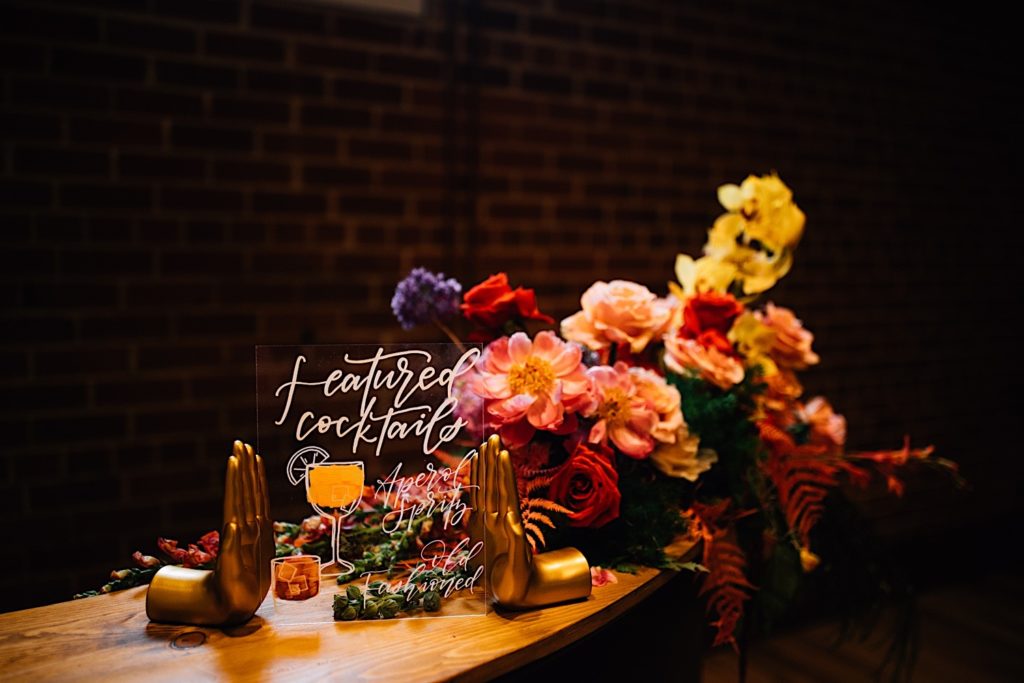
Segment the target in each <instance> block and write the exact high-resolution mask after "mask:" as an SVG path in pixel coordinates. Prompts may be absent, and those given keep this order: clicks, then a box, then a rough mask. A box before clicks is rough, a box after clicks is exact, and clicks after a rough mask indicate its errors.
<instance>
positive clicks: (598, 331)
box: [562, 280, 678, 353]
mask: <svg viewBox="0 0 1024 683" xmlns="http://www.w3.org/2000/svg"><path fill="white" fill-rule="evenodd" d="M580 304H581V305H582V307H583V310H581V311H580V312H579V313H575V314H574V315H571V316H569V317H568V318H566V319H565V320H563V321H562V336H563V337H565V338H566V339H568V340H569V341H574V342H578V343H580V344H583V345H584V346H586V347H587V348H589V349H592V350H594V351H602V350H604V349H607V348H608V347H609V346H611V345H613V344H626V345H628V346H629V350H630V351H631V352H633V353H640V352H641V351H643V350H644V348H646V347H647V345H648V344H649V343H650V342H651V340H652V339H656V338H658V337H660V336H661V335H662V334H664V333H665V330H666V329H667V328H668V325H669V322H670V321H671V319H672V314H673V312H674V311H675V309H676V307H677V305H678V303H677V302H676V300H675V299H674V298H671V297H669V298H664V299H661V298H658V297H657V296H655V295H654V294H653V293H652V292H651V291H650V290H649V289H647V288H646V287H644V286H643V285H640V284H637V283H635V282H628V281H626V280H612V281H611V282H595V283H594V284H592V285H591V286H590V288H589V289H588V290H587V291H586V292H584V293H583V297H582V298H581V299H580Z"/></svg>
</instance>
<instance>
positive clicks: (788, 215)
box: [677, 173, 805, 296]
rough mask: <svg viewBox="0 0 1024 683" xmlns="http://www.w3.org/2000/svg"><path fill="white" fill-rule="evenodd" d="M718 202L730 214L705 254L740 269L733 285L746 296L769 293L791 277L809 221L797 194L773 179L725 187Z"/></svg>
mask: <svg viewBox="0 0 1024 683" xmlns="http://www.w3.org/2000/svg"><path fill="white" fill-rule="evenodd" d="M718 201H719V202H720V203H721V204H722V206H723V207H724V208H725V209H726V210H727V211H728V212H729V213H726V214H723V215H721V216H719V217H718V219H717V220H715V224H714V226H713V227H712V228H711V230H709V231H708V241H707V244H705V246H704V253H705V254H706V255H707V256H708V257H710V258H711V259H712V260H713V261H715V262H717V263H720V264H724V266H726V267H727V266H731V267H732V268H734V269H735V270H734V275H733V279H734V280H735V281H736V282H738V283H739V284H740V286H741V289H742V293H743V294H745V295H747V296H754V295H757V294H760V293H761V292H764V291H765V290H768V289H770V288H771V287H772V286H774V285H775V283H776V282H777V281H778V280H779V279H780V278H781V277H783V276H784V275H785V274H786V273H788V272H789V269H790V266H792V265H793V249H794V248H795V247H796V245H797V243H799V241H800V237H801V236H802V235H803V229H804V222H805V217H804V214H803V212H802V211H801V210H800V209H799V208H798V207H797V205H796V204H794V203H793V193H792V192H791V191H790V189H789V188H788V187H786V185H785V183H783V182H782V180H780V179H779V177H778V176H777V175H775V174H774V173H773V174H772V175H769V176H762V177H760V178H759V177H757V176H748V177H747V179H746V180H744V181H743V183H742V184H741V185H733V184H727V185H722V186H721V187H719V188H718ZM677 264H678V262H677ZM678 270H679V269H678V267H677V271H678Z"/></svg>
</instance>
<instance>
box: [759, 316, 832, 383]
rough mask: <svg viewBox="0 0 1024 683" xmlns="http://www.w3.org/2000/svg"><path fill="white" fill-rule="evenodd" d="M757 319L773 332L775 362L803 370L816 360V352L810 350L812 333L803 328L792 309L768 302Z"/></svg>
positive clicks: (772, 350) (812, 340)
mask: <svg viewBox="0 0 1024 683" xmlns="http://www.w3.org/2000/svg"><path fill="white" fill-rule="evenodd" d="M757 317H758V319H759V320H760V321H761V322H762V323H764V324H765V325H766V326H767V327H768V328H769V329H771V331H772V332H774V333H775V340H774V341H773V342H772V348H771V356H772V358H773V359H774V360H775V362H776V363H778V364H779V365H781V366H782V367H786V368H793V369H794V370H804V369H806V368H807V366H808V365H814V364H816V363H817V362H818V360H819V359H818V354H816V353H815V352H814V351H812V350H811V344H812V343H813V342H814V335H813V334H811V333H810V331H808V330H806V329H804V326H803V323H801V322H800V320H799V319H798V318H797V317H796V315H794V313H793V311H791V310H789V309H788V308H783V307H782V306H776V305H775V304H772V303H769V304H767V305H766V306H765V307H764V313H757Z"/></svg>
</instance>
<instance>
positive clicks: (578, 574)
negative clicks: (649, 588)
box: [470, 435, 591, 609]
mask: <svg viewBox="0 0 1024 683" xmlns="http://www.w3.org/2000/svg"><path fill="white" fill-rule="evenodd" d="M470 477H471V479H472V481H471V484H472V485H473V488H471V489H470V491H471V492H472V502H471V505H472V506H473V512H472V517H471V523H472V524H473V532H474V537H475V538H481V537H483V538H484V547H485V551H486V559H485V562H486V564H485V567H486V568H485V576H486V584H487V586H488V590H489V591H490V593H491V595H492V596H493V598H494V600H495V602H497V603H498V604H500V605H501V606H503V607H508V608H511V609H527V608H531V607H542V606H544V605H551V604H554V603H557V602H565V601H567V600H578V599H581V598H586V597H587V596H589V595H590V585H591V584H590V565H589V564H587V558H585V557H584V556H583V553H581V552H580V551H578V550H576V549H575V548H562V549H560V550H552V551H550V552H546V553H540V554H538V555H534V554H533V553H532V552H531V551H530V544H529V542H528V541H527V540H526V534H525V532H524V530H523V524H522V518H521V515H520V510H519V492H518V490H517V488H516V475H515V471H514V470H513V468H512V459H511V457H510V456H509V453H508V451H507V450H503V449H502V448H501V440H500V439H499V438H498V436H497V435H494V436H492V437H490V438H489V439H488V440H487V441H486V442H485V443H483V444H481V445H480V453H479V454H478V455H477V457H476V458H474V459H473V462H472V466H471V471H470Z"/></svg>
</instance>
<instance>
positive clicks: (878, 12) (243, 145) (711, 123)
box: [0, 0, 1021, 608]
mask: <svg viewBox="0 0 1024 683" xmlns="http://www.w3.org/2000/svg"><path fill="white" fill-rule="evenodd" d="M826 4H827V3H825V4H823V3H812V2H801V3H775V2H749V3H748V2H736V3H720V2H715V3H697V4H695V5H691V4H688V3H687V4H685V5H684V4H683V3H676V2H668V1H666V2H648V1H644V2H625V1H622V2H583V1H582V0H505V1H499V0H486V1H483V2H468V3H461V4H456V3H454V2H451V3H445V2H441V1H440V0H434V1H433V2H429V3H428V5H427V7H426V9H425V12H424V15H423V16H421V17H401V16H391V15H387V14H384V13H373V12H360V11H355V10H344V9H338V8H334V9H331V8H328V7H325V6H324V5H318V4H307V3H304V2H301V1H300V0H295V1H294V2H284V1H281V0H278V1H274V2H271V1H267V2H263V1H260V0H239V1H223V0H78V1H75V2H70V1H68V2H59V1H57V0H23V1H10V0H2V1H0V34H2V37H0V54H2V64H3V70H2V73H0V155H2V156H0V245H2V257H0V258H2V265H0V281H2V282H3V291H4V308H3V312H2V317H0V320H2V325H3V333H2V335H0V367H2V375H0V377H2V379H0V395H2V397H3V413H2V417H0V434H2V435H3V446H2V447H0V451H2V456H0V505H2V507H0V512H2V514H3V519H4V520H5V528H6V531H7V539H6V541H5V544H4V545H5V546H6V550H8V551H12V550H15V549H18V548H29V549H32V550H37V551H46V552H47V553H50V554H49V555H48V556H47V557H49V558H51V559H50V560H49V561H47V562H46V563H39V562H36V563H33V564H32V566H31V568H30V569H24V568H22V567H28V565H27V564H25V563H23V562H22V561H20V560H19V561H18V562H17V563H11V562H7V563H5V568H4V575H3V576H4V578H3V583H2V584H0V591H2V595H3V602H2V603H0V604H3V605H4V606H6V607H9V608H10V607H17V606H25V605H30V604H37V603H39V602H42V601H47V600H55V599H59V598H63V597H65V596H68V595H70V594H71V593H73V592H75V591H76V590H80V589H85V588H88V587H93V586H95V585H97V584H99V583H101V582H102V580H103V579H104V576H105V573H106V572H107V571H108V570H109V569H110V568H112V567H114V566H123V565H124V564H126V561H127V559H128V557H129V555H130V552H131V551H132V550H133V549H135V548H145V549H152V548H153V541H154V539H155V537H156V536H157V534H159V533H164V534H167V535H172V536H178V537H183V538H189V537H190V535H192V534H196V533H198V532H200V531H204V530H206V529H208V528H211V527H213V526H215V525H216V524H217V523H218V522H219V517H218V515H219V508H218V505H219V496H220V491H221V486H222V476H223V475H222V469H223V463H224V457H225V456H226V455H227V449H228V448H229V446H230V441H231V439H233V438H235V437H242V438H246V439H250V440H251V439H253V438H254V415H253V391H254V381H253V345H254V344H257V343H296V342H325V343H326V342H345V341H365V340H371V339H373V340H395V339H399V338H402V335H401V334H400V331H399V330H398V329H397V326H396V325H395V324H394V322H393V320H392V318H391V316H390V311H389V309H388V301H389V298H390V294H391V290H392V288H393V287H394V284H395V282H396V281H397V280H398V279H399V278H400V277H401V276H402V275H403V274H404V273H405V272H406V271H407V270H408V269H409V268H411V267H412V266H414V265H419V264H422V265H426V266H429V267H434V268H444V269H445V270H447V271H448V272H450V273H451V274H454V275H457V276H458V277H460V278H462V279H463V281H464V282H466V283H472V281H473V280H474V278H481V277H483V276H485V275H487V274H488V273H490V272H492V271H496V270H499V269H504V270H507V271H509V273H510V274H511V276H512V278H513V280H514V281H516V282H518V283H522V284H526V285H528V286H534V287H535V288H536V289H537V290H538V293H539V296H540V301H541V304H542V306H543V308H544V309H546V310H548V311H550V312H551V313H553V314H555V315H558V316H561V315H565V314H568V313H571V312H572V311H573V310H575V308H576V307H577V300H578V296H579V294H580V292H581V291H582V290H583V289H584V288H585V287H586V286H587V285H588V284H589V283H590V282H592V281H593V280H595V279H597V278H612V277H621V278H628V279H636V280H638V281H640V282H643V283H645V284H647V285H649V286H651V287H654V288H657V289H659V290H663V289H664V285H665V282H666V281H667V280H668V279H669V278H670V277H671V265H672V261H673V257H674V255H675V253H676V252H677V251H679V250H685V251H688V252H690V253H695V252H696V251H697V250H698V249H699V247H700V245H701V244H702V243H703V238H704V230H705V229H706V227H707V226H708V225H710V223H711V221H712V220H713V218H714V217H715V215H717V213H718V211H719V208H718V207H717V205H716V201H715V188H716V187H717V185H719V184H720V183H722V182H727V181H739V180H741V179H742V178H743V177H744V176H745V175H746V174H747V173H748V172H766V171H768V170H770V169H773V168H774V169H777V170H778V171H779V172H780V174H781V175H782V177H783V178H784V179H785V180H786V181H787V182H788V183H789V184H790V185H791V186H792V187H793V188H794V190H795V192H796V196H797V199H798V201H799V203H800V204H801V206H802V207H803V208H804V210H805V211H806V213H807V215H808V216H809V221H808V232H807V236H806V239H805V242H804V244H803V245H802V246H801V249H800V252H799V254H798V258H797V262H796V265H795V267H794V269H793V272H792V273H791V275H790V276H789V277H788V279H787V280H786V281H785V283H784V284H782V285H781V286H780V287H778V289H777V290H776V291H775V292H773V294H772V297H773V298H774V299H775V300H777V301H780V302H784V303H785V304H787V305H790V306H792V307H794V308H796V309H797V310H798V312H799V314H800V315H801V317H802V318H803V319H804V321H805V322H806V324H807V325H808V326H809V327H810V328H811V329H812V330H814V331H815V332H816V333H817V335H818V337H817V348H818V351H819V352H820V353H821V355H822V358H823V365H822V366H821V367H820V368H819V369H816V370H814V371H813V372H811V373H809V374H808V379H807V385H808V387H809V389H811V390H812V391H824V392H827V393H828V394H829V395H830V396H831V397H832V399H833V401H834V403H835V404H836V405H837V407H838V408H839V409H840V410H842V411H843V412H845V413H846V414H847V415H848V417H849V419H850V427H851V443H852V444H853V445H854V446H872V445H878V446H884V445H889V444H895V443H897V442H898V440H899V438H900V436H901V435H902V434H903V433H904V432H905V431H909V432H911V433H913V434H914V435H915V436H916V437H918V438H919V440H920V441H922V442H923V441H932V442H934V443H936V444H937V445H938V446H939V447H940V448H941V449H942V451H943V452H944V453H945V454H948V455H951V456H954V457H957V458H959V459H960V460H961V461H962V462H963V463H964V466H965V470H966V471H967V473H968V475H970V476H971V477H972V479H973V480H974V481H975V482H976V490H977V491H978V493H979V495H976V496H975V497H974V498H972V499H971V504H970V505H966V504H965V505H961V506H960V507H958V508H957V510H958V512H957V513H956V516H957V517H958V518H959V519H961V520H962V519H975V518H987V517H986V516H991V515H994V514H996V513H997V512H999V511H1001V510H1002V508H1003V507H1005V505H1004V503H1005V502H1006V501H1007V500H1009V499H1010V497H1009V496H1010V494H1011V493H1012V491H1013V487H1014V486H1015V484H1013V483H1012V477H1007V476H1005V472H1006V467H1008V465H1007V463H1012V465H1009V466H1010V467H1011V471H1012V472H1014V473H1017V474H1019V473H1020V471H1021V467H1020V465H1018V464H1016V462H1018V461H1017V460H1014V459H1012V456H1013V455H1015V449H1011V448H1009V447H1007V446H1005V442H1003V441H1002V439H1003V438H1004V437H1006V436H1008V435H1007V434H1006V431H1005V430H1001V429H1000V427H1003V426H1009V425H1010V424H1011V423H1010V421H1009V416H1010V415H1011V414H1013V412H1012V411H1011V409H1010V404H1009V403H1008V402H1004V400H1003V399H1004V398H1008V395H1009V388H1010V384H1011V380H1012V377H1013V375H1014V373H1013V371H1012V366H1013V364H1014V361H1012V360H1011V359H1007V358H1005V356H1003V357H1000V356H996V355H995V353H997V352H999V347H997V346H996V345H995V344H996V343H997V342H1000V341H1001V342H1003V343H1004V344H1005V343H1006V342H1008V341H1009V336H1010V330H1009V327H1008V326H1007V324H1006V323H1005V322H1004V321H1003V320H1000V319H999V318H998V317H997V316H998V314H1000V313H1001V312H1002V311H1004V310H1005V309H1006V307H1008V306H1009V305H1010V304H1011V303H1016V296H1015V291H1014V287H1013V286H1012V285H1013V283H1012V282H1011V275H1012V274H1013V273H1014V269H1015V268H1016V262H1017V259H1018V256H1017V254H1018V253H1019V252H1018V251H1016V250H1015V248H1016V247H1017V246H1018V245H1019V244H1020V239H1019V237H1018V236H1017V233H1018V232H1019V227H1018V226H1017V223H1018V222H1019V221H1018V219H1017V217H1016V216H1015V215H1013V214H1012V213H1011V212H1012V208H1013V206H1014V204H1015V203H1016V199H1015V194H1016V188H1013V187H1011V185H1010V178H1009V174H1010V163H1011V160H1012V159H1013V153H1012V150H1011V148H1010V143H1011V141H1012V140H1013V134H1012V132H1013V130H1014V127H1013V126H1014V125H1016V122H1015V121H1014V120H1013V118H1011V117H1013V111H1014V110H1013V107H1012V106H1011V104H1010V101H1011V100H1010V98H1011V97H1012V94H1013V92H1012V91H1013V90H1014V89H1013V88H1012V87H1011V86H1010V84H1011V83H1012V82H1013V80H1014V77H1013V76H1011V74H1010V70H1009V69H1010V67H1009V60H1008V59H1007V57H1008V55H1009V47H1008V45H1009V42H1008V41H1005V40H1003V39H1002V38H1003V36H1002V35H1001V32H1000V31H996V30H994V29H992V28H991V27H988V26H986V25H985V24H983V23H981V21H980V20H979V19H978V18H977V17H975V16H973V15H972V13H974V12H977V13H979V14H980V10H977V9H974V8H973V7H970V6H964V7H960V8H957V9H956V10H955V11H949V12H946V11H943V10H938V9H936V8H935V7H934V6H932V7H929V8H928V9H927V11H920V12H918V11H915V10H911V9H899V8H893V7H890V6H889V5H888V4H887V3H874V4H863V3H857V4H854V5H851V6H849V7H846V8H845V9H839V8H827V7H825V5H826ZM1011 122H1012V124H1011ZM417 334H418V335H419V338H427V337H428V336H429V333H428V332H423V333H417ZM1000 420H1002V422H1000ZM993 481H1002V482H1009V483H1004V484H1003V485H1002V487H1001V488H996V486H995V485H994V484H992V483H991V482H993ZM982 492H983V493H984V495H981V493H982ZM971 515H974V517H972V516H971ZM58 539H59V542H60V547H59V550H57V546H56V543H57V542H58Z"/></svg>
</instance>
